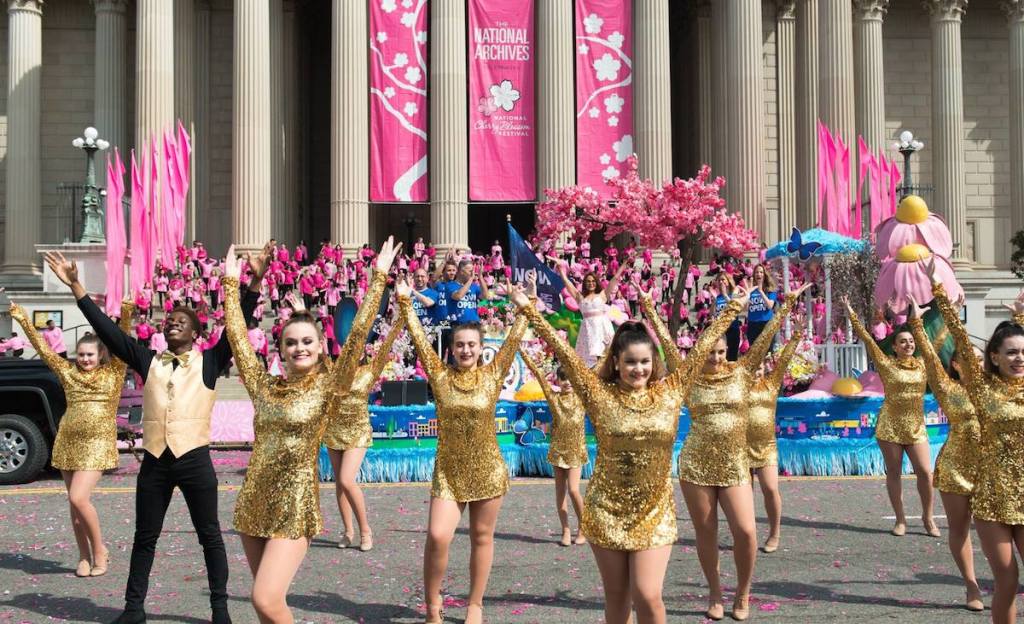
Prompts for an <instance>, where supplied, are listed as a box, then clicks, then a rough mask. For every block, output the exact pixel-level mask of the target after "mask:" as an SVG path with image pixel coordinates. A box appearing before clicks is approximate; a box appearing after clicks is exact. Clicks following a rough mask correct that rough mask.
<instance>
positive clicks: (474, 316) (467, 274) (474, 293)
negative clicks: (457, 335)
mask: <svg viewBox="0 0 1024 624" xmlns="http://www.w3.org/2000/svg"><path fill="white" fill-rule="evenodd" d="M456 283H457V284H458V290H456V291H455V292H453V293H451V298H450V301H449V303H448V308H449V310H448V314H449V315H451V314H452V312H453V310H452V309H451V308H452V302H454V304H455V314H456V319H455V321H456V323H457V324H459V325H462V324H463V323H479V322H480V314H479V313H477V311H476V309H477V307H478V306H479V305H480V300H481V299H485V300H486V299H490V298H491V291H490V289H488V288H487V284H486V283H485V282H484V281H483V280H481V279H480V278H479V276H478V274H477V267H476V266H475V265H474V264H473V261H472V260H461V261H460V262H459V272H458V278H457V282H456Z"/></svg>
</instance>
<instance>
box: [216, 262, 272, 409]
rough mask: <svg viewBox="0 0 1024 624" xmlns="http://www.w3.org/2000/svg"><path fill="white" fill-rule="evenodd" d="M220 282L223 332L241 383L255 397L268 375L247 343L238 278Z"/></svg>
mask: <svg viewBox="0 0 1024 624" xmlns="http://www.w3.org/2000/svg"><path fill="white" fill-rule="evenodd" d="M221 284H223V286H224V333H225V334H227V337H228V343H230V344H231V353H232V354H233V355H234V357H235V366H237V367H238V372H239V374H240V375H241V377H242V383H244V384H245V389H246V390H247V391H248V392H249V396H251V397H255V396H257V395H258V394H259V393H260V390H261V388H263V387H265V386H266V385H267V384H268V383H270V381H271V379H270V375H269V374H268V373H267V371H266V370H264V368H263V363H262V362H261V361H260V360H259V358H257V357H256V352H255V351H253V348H252V345H251V344H249V332H248V328H247V327H246V324H245V317H244V316H243V315H242V304H241V299H240V295H239V289H240V286H239V282H238V278H237V277H224V278H223V279H222V280H221Z"/></svg>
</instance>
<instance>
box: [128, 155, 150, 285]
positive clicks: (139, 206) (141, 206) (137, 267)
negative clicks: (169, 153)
mask: <svg viewBox="0 0 1024 624" xmlns="http://www.w3.org/2000/svg"><path fill="white" fill-rule="evenodd" d="M144 167H145V148H143V163H142V168H140V167H139V164H138V162H136V160H135V150H132V197H131V215H132V223H131V241H129V242H130V244H131V250H132V265H131V272H130V276H131V280H130V287H131V291H132V292H131V295H132V296H133V297H134V296H135V295H137V294H138V293H139V292H140V291H141V290H142V287H143V286H144V285H145V283H146V269H145V266H146V257H147V255H148V253H149V252H148V251H147V250H146V245H147V244H148V240H149V238H148V237H149V233H148V229H149V228H148V226H147V223H146V212H147V211H146V203H147V200H146V190H147V189H146V183H145V173H144V171H145V169H144Z"/></svg>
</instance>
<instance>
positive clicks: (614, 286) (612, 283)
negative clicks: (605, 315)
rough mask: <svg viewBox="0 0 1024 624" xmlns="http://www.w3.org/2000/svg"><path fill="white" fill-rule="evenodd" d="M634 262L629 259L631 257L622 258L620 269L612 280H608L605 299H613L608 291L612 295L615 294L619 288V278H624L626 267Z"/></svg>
mask: <svg viewBox="0 0 1024 624" xmlns="http://www.w3.org/2000/svg"><path fill="white" fill-rule="evenodd" d="M632 264H633V263H632V262H631V261H630V260H629V258H623V259H622V264H620V265H619V270H618V271H616V272H615V275H612V278H611V279H610V280H608V286H606V287H605V289H604V292H605V296H604V298H605V299H607V300H608V301H611V300H612V298H611V297H609V296H608V294H607V293H611V294H612V295H614V294H615V293H616V292H617V291H618V290H619V280H620V279H621V278H622V274H623V273H624V272H625V271H626V269H627V268H628V267H630V266H632Z"/></svg>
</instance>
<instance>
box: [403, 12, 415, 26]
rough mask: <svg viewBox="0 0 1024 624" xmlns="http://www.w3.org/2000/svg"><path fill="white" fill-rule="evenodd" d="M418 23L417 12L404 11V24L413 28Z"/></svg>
mask: <svg viewBox="0 0 1024 624" xmlns="http://www.w3.org/2000/svg"><path fill="white" fill-rule="evenodd" d="M414 24H416V14H415V13H413V12H411V11H410V12H407V13H402V26H405V27H406V28H412V27H413V25H414Z"/></svg>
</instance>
